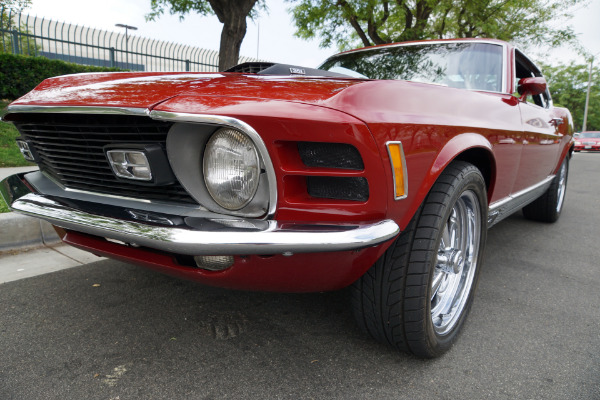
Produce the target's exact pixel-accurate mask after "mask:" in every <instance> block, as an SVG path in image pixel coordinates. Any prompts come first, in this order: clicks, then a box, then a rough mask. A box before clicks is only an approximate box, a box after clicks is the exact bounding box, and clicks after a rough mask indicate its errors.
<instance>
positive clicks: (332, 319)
mask: <svg viewBox="0 0 600 400" xmlns="http://www.w3.org/2000/svg"><path fill="white" fill-rule="evenodd" d="M599 177H600V154H588V153H580V154H576V155H575V156H574V158H573V159H572V162H571V172H570V176H569V183H568V191H567V198H566V205H565V208H564V211H563V214H562V217H561V219H560V220H559V221H558V222H557V223H556V224H541V223H535V222H530V221H527V220H525V219H524V218H523V217H522V215H521V214H520V213H517V214H515V215H514V216H512V217H510V218H509V219H507V220H505V221H503V222H502V223H500V224H498V225H496V226H495V227H493V228H492V229H491V230H490V232H489V235H488V243H487V248H486V262H485V265H484V269H483V270H482V276H481V280H480V283H479V288H478V292H477V297H476V299H475V303H474V305H473V309H472V311H471V314H470V316H469V320H468V321H467V324H466V325H465V328H464V330H463V333H462V335H461V337H460V339H459V341H458V342H457V344H456V345H455V346H454V347H453V348H452V349H451V351H450V352H449V353H447V354H446V355H445V356H443V357H442V358H440V359H436V360H430V361H422V360H418V359H415V358H412V357H409V356H407V355H404V354H398V353H395V352H393V351H392V350H390V349H388V348H386V347H385V346H382V345H380V344H378V343H376V342H374V341H372V340H371V339H369V338H368V337H365V336H364V335H363V334H362V333H361V332H360V331H359V330H358V329H357V328H356V326H355V325H354V322H353V319H352V315H351V313H350V307H349V306H348V303H349V299H348V292H347V291H340V292H334V293H316V294H276V293H253V292H239V291H228V290H224V289H217V288H210V287H204V286H201V285H198V284H195V283H191V282H186V281H181V280H178V279H175V278H171V277H168V276H164V275H160V274H158V273H155V272H151V271H149V270H146V269H143V268H141V267H136V266H133V265H129V264H124V263H121V262H117V261H112V260H103V261H98V262H94V263H90V264H87V265H84V266H81V267H76V268H71V269H66V270H63V271H60V272H55V273H51V274H46V275H41V276H36V277H33V278H28V279H22V280H19V281H15V282H10V283H6V284H2V285H0V340H1V345H0V399H120V400H124V399H192V398H194V399H225V398H229V399H243V398H260V399H311V398H312V399H433V398H436V399H487V398H489V399H600V307H599V305H600V290H599V287H600V266H599V264H600V262H599V259H600V246H599V242H600V241H599V239H598V238H600V197H599V196H598V193H600V178H599ZM282 268H285V266H284V265H282Z"/></svg>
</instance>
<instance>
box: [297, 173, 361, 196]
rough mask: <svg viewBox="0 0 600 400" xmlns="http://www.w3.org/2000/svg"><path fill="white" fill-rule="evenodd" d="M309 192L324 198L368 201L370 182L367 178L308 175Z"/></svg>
mask: <svg viewBox="0 0 600 400" xmlns="http://www.w3.org/2000/svg"><path fill="white" fill-rule="evenodd" d="M306 179H307V185H306V186H307V188H308V194H309V195H311V196H312V197H319V198H323V199H337V200H353V201H367V200H368V199H369V183H368V182H367V180H366V179H365V178H362V177H358V178H354V177H352V178H349V177H338V176H308V177H307V178H306Z"/></svg>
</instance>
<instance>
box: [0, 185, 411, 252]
mask: <svg viewBox="0 0 600 400" xmlns="http://www.w3.org/2000/svg"><path fill="white" fill-rule="evenodd" d="M0 193H2V195H3V197H5V198H6V200H7V203H8V204H9V205H10V206H11V208H12V209H13V210H14V211H16V212H19V213H22V214H25V215H29V216H33V217H37V218H41V219H44V220H46V221H48V222H50V223H51V224H54V225H57V226H60V227H62V228H65V229H71V230H74V231H77V232H83V233H87V234H90V235H95V236H100V237H105V238H108V239H113V240H119V241H122V242H125V243H130V244H135V245H137V246H144V247H149V248H153V249H159V250H163V251H168V252H173V253H178V254H188V255H246V254H265V255H267V254H284V253H286V254H289V253H313V252H325V251H348V250H357V249H361V248H365V247H370V246H375V245H378V244H380V243H383V242H385V241H387V240H390V239H392V238H394V237H395V236H396V235H397V234H398V233H399V231H400V229H399V227H398V225H397V224H396V223H395V222H394V221H392V220H389V219H386V220H382V221H378V222H375V223H365V224H360V223H357V224H347V225H337V224H325V223H323V224H319V223H317V224H294V223H279V222H277V221H251V220H219V219H207V218H192V219H190V220H189V221H187V222H189V223H190V225H193V226H189V225H179V226H159V225H156V224H146V223H143V222H139V221H134V220H124V219H117V218H112V217H110V216H104V215H100V214H92V213H88V212H85V211H81V210H76V209H74V208H71V207H69V206H68V205H66V204H61V203H59V202H58V201H56V200H54V199H52V198H49V197H46V196H43V195H38V194H34V193H32V192H31V191H30V190H29V189H28V188H27V187H26V186H25V184H24V183H23V181H22V180H21V179H20V178H19V177H18V176H16V175H13V176H11V177H8V178H6V179H5V180H3V181H2V182H0Z"/></svg>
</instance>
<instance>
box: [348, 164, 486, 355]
mask: <svg viewBox="0 0 600 400" xmlns="http://www.w3.org/2000/svg"><path fill="white" fill-rule="evenodd" d="M459 208H460V209H459ZM463 208H464V209H465V210H466V209H469V208H471V210H470V211H471V212H472V214H473V215H476V218H475V217H474V218H475V219H476V220H475V221H471V220H470V215H469V217H467V219H468V222H469V223H470V228H471V229H472V233H473V235H472V236H473V237H474V240H475V243H473V244H472V251H471V253H470V254H469V255H468V256H467V257H461V256H459V255H460V254H461V253H460V252H455V250H456V249H455V248H454V247H453V246H449V247H447V248H446V246H445V242H448V244H449V245H450V244H452V243H458V242H456V241H455V240H451V239H449V237H450V236H451V235H450V231H451V230H452V231H453V232H455V233H456V232H457V231H456V230H454V228H455V227H456V226H458V225H459V224H458V223H456V220H457V219H461V221H462V220H464V218H462V216H464V215H466V214H465V213H464V210H463ZM487 210H488V205H487V193H486V186H485V181H484V179H483V176H482V175H481V172H480V171H479V170H478V169H477V168H476V167H475V166H473V165H472V164H469V163H466V162H462V161H455V162H453V163H451V164H450V166H448V168H447V169H446V170H445V171H444V172H443V173H442V174H441V175H440V177H439V178H438V180H437V181H436V183H435V184H434V185H433V187H432V189H431V191H430V192H429V194H428V195H427V197H426V199H425V201H424V202H423V204H422V205H421V207H420V208H419V210H418V211H417V212H416V213H415V215H414V216H413V218H412V220H411V222H410V224H409V225H408V226H407V227H406V229H405V230H404V231H403V232H402V233H401V234H400V235H399V236H398V238H397V239H396V241H395V242H394V244H392V246H391V247H390V248H389V249H388V250H387V251H386V252H385V253H384V254H383V256H382V257H381V258H380V259H379V260H378V261H377V262H376V263H375V264H374V265H373V266H372V267H371V268H370V269H369V270H368V271H367V272H366V273H365V274H364V275H363V276H362V277H361V278H360V279H359V280H358V281H356V282H355V283H354V284H353V285H352V303H353V311H354V316H355V318H356V321H357V323H358V325H359V327H360V328H361V329H362V330H363V331H364V332H366V333H367V334H369V335H371V336H372V337H373V338H375V339H376V340H378V341H380V342H382V343H385V344H389V345H391V346H392V347H394V348H397V349H399V350H401V351H405V352H408V353H411V354H414V355H416V356H418V357H423V358H433V357H437V356H439V355H441V354H443V353H444V352H445V351H447V350H448V349H449V348H450V347H451V345H452V343H453V342H454V341H455V339H456V337H457V335H458V332H459V331H460V329H461V327H462V325H463V324H464V322H465V319H466V316H467V314H468V312H469V309H470V307H471V304H472V302H473V295H474V292H475V289H476V287H477V281H478V278H479V271H480V266H481V263H482V259H483V249H484V246H485V239H486V236H487ZM467 214H468V213H467ZM457 216H461V218H457ZM451 217H452V218H454V219H452V218H451ZM453 221H454V222H453ZM463 225H464V224H463ZM451 227H452V228H451ZM464 231H468V229H464ZM460 233H463V232H462V231H461V232H460ZM467 235H468V233H467ZM456 236H459V235H458V234H456V235H455V238H456ZM451 242H452V243H451ZM442 247H443V248H444V250H443V251H440V250H441V248H442ZM466 250H468V249H466ZM466 252H468V251H466ZM466 252H465V254H466ZM449 255H452V256H449ZM442 256H444V257H445V259H446V260H448V261H447V262H446V263H445V264H444V263H443V262H442V261H441V260H442V259H441V258H440V257H442ZM463 259H470V260H466V261H465V260H463ZM449 270H450V271H449ZM457 270H458V271H457ZM463 275H464V276H463ZM440 276H441V277H442V278H440ZM434 279H435V280H434ZM440 279H441V281H440ZM450 279H454V281H453V282H455V283H453V285H455V284H456V285H457V286H455V287H457V289H456V291H457V294H458V293H462V295H461V297H460V303H457V307H458V308H459V311H457V312H456V313H455V315H453V316H452V317H451V320H450V321H449V322H448V325H446V326H443V325H444V323H445V322H444V317H445V316H448V315H450V314H449V313H448V314H442V313H440V314H439V315H440V316H441V317H439V316H438V314H436V313H437V312H438V311H440V310H442V309H441V308H440V307H442V306H443V305H444V304H446V303H445V302H444V303H442V296H445V295H446V294H445V293H444V292H445V291H447V290H449V283H448V282H449V281H450ZM463 279H464V282H463V283H462V284H461V283H460V282H462V281H463ZM459 281H460V282H459ZM467 281H469V282H467ZM439 282H442V283H441V284H439ZM456 282H459V283H456ZM434 283H438V284H437V289H435V288H433V285H434ZM442 285H445V288H444V289H443V290H444V292H442V289H441V288H442ZM434 295H435V296H434ZM448 318H449V319H450V317H448ZM434 319H435V321H436V322H434ZM441 328H443V329H441Z"/></svg>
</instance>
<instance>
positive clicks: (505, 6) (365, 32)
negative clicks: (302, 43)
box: [286, 0, 589, 50]
mask: <svg viewBox="0 0 600 400" xmlns="http://www.w3.org/2000/svg"><path fill="white" fill-rule="evenodd" d="M286 1H287V2H289V3H292V4H293V7H292V8H291V12H292V15H293V17H294V21H295V23H296V28H297V31H296V35H297V36H298V37H301V38H304V39H309V38H314V37H319V38H320V39H321V46H322V47H329V46H331V45H332V44H336V45H337V46H338V47H339V48H340V49H341V50H343V49H348V48H354V47H360V46H361V45H362V46H371V45H378V44H384V43H393V42H403V41H407V40H420V39H446V38H470V37H487V38H496V39H502V40H506V41H510V42H514V43H517V44H520V45H521V47H527V46H528V45H537V44H546V45H553V46H556V45H558V44H564V43H565V42H569V41H573V40H574V39H575V35H574V33H573V29H572V28H571V27H570V26H565V25H564V24H563V25H562V26H560V27H555V26H556V25H557V24H555V23H554V24H553V22H555V21H564V20H565V19H568V18H570V14H569V10H571V9H572V7H573V6H575V5H578V4H584V3H587V2H588V1H589V0H396V1H389V0H286Z"/></svg>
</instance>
